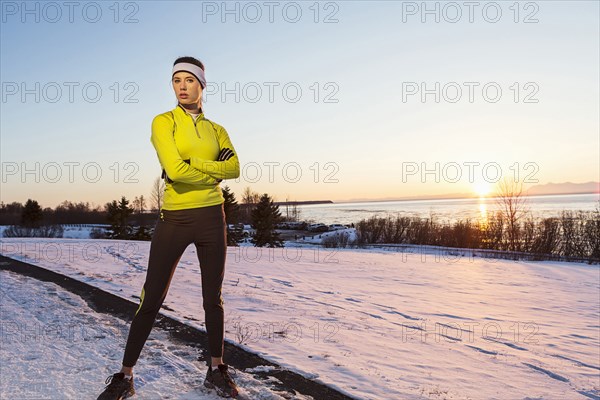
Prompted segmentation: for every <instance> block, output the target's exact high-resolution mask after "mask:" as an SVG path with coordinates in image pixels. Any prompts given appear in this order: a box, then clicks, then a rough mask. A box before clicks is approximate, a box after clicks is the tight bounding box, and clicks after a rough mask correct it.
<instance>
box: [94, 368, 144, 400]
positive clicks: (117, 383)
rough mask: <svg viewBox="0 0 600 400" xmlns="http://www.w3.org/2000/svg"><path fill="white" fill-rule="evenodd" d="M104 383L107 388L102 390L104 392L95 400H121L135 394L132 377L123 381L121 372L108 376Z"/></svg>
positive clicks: (123, 375)
mask: <svg viewBox="0 0 600 400" xmlns="http://www.w3.org/2000/svg"><path fill="white" fill-rule="evenodd" d="M104 383H107V384H108V386H106V388H104V392H102V393H101V394H100V396H98V399H97V400H122V399H126V398H128V397H131V396H133V395H134V394H135V389H134V387H133V377H131V379H125V374H124V373H123V372H117V373H116V374H113V375H110V376H109V377H108V378H106V381H105V382H104Z"/></svg>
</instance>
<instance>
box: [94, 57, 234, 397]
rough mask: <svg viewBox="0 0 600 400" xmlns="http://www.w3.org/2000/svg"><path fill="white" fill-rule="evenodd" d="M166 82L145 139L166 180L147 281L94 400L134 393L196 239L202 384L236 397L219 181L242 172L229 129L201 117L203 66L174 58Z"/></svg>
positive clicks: (183, 58)
mask: <svg viewBox="0 0 600 400" xmlns="http://www.w3.org/2000/svg"><path fill="white" fill-rule="evenodd" d="M172 84H173V90H174V91H175V95H176V96H177V101H178V103H177V106H176V107H175V109H173V110H171V111H168V112H165V113H162V114H159V115H157V116H156V117H155V118H154V120H153V121H152V135H151V142H152V144H153V146H154V148H155V149H156V153H157V155H158V159H159V162H160V164H161V166H162V168H163V178H165V181H166V186H165V192H164V202H163V205H162V207H161V210H160V218H159V219H158V221H157V223H156V227H155V230H154V234H153V236H152V242H151V245H150V256H149V260H148V271H147V273H146V280H145V282H144V286H143V288H142V291H141V295H140V304H139V307H138V309H137V311H136V313H135V316H134V318H133V321H132V323H131V327H130V329H129V336H128V338H127V344H126V346H125V354H124V356H123V362H122V368H121V371H120V372H118V373H116V374H113V375H111V376H109V377H108V378H107V380H106V383H109V381H110V384H109V385H108V386H107V387H106V389H105V391H104V392H103V393H102V394H101V395H100V397H98V399H99V400H100V399H103V400H105V399H106V400H108V399H121V398H126V397H130V396H131V395H133V394H134V393H135V389H134V385H133V366H134V365H135V364H136V362H137V359H138V357H139V355H140V352H141V350H142V348H143V346H144V344H145V342H146V340H147V338H148V336H149V334H150V331H151V329H152V325H153V324H154V320H155V318H156V315H157V313H158V311H159V309H160V307H161V305H162V303H163V301H164V299H165V298H166V296H167V291H168V289H169V285H170V282H171V278H172V277H173V273H174V272H175V268H176V266H177V263H178V262H179V259H180V258H181V255H182V254H183V252H184V250H185V249H186V248H187V247H188V245H189V244H191V243H194V245H195V246H196V249H197V254H198V261H199V262H200V269H201V275H202V299H203V308H204V312H205V322H206V331H207V335H208V341H209V348H210V349H209V350H210V362H209V363H208V364H209V365H208V371H207V373H206V378H205V381H204V385H205V386H206V387H211V388H215V389H216V390H217V393H218V394H219V395H221V396H223V397H235V396H236V395H237V392H238V390H237V386H236V384H235V383H234V381H233V380H232V379H231V377H230V376H229V372H228V367H229V366H228V365H227V364H225V363H224V362H223V349H224V341H223V335H224V319H223V298H222V295H221V288H222V284H223V277H224V272H225V255H226V251H227V230H226V222H225V212H224V209H223V203H224V201H225V200H224V197H223V193H222V191H221V188H220V186H219V183H220V182H221V181H222V180H223V179H233V178H237V177H238V176H239V175H240V164H239V160H238V156H237V154H236V152H235V148H234V147H233V144H232V143H231V140H230V139H229V135H228V134H227V131H226V130H225V129H224V128H223V127H222V126H220V125H218V124H216V123H214V122H212V121H210V120H208V119H206V118H205V117H204V112H203V111H202V91H203V90H204V89H205V88H206V79H205V77H204V65H203V64H202V62H200V61H199V60H197V59H195V58H193V57H180V58H178V59H177V60H175V63H174V64H173V71H172Z"/></svg>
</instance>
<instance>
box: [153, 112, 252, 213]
mask: <svg viewBox="0 0 600 400" xmlns="http://www.w3.org/2000/svg"><path fill="white" fill-rule="evenodd" d="M150 141H151V142H152V145H154V148H155V149H156V154H157V155H158V160H159V162H160V165H161V166H162V167H163V169H164V170H165V172H166V174H167V176H168V177H169V178H170V179H171V180H172V181H173V182H169V180H167V179H165V184H166V185H165V192H164V198H163V204H162V207H161V210H162V209H164V210H183V209H187V208H197V207H207V206H212V205H216V204H221V203H223V202H225V198H224V197H223V192H222V191H221V187H220V186H219V181H217V179H235V178H237V177H239V176H240V162H239V159H238V155H237V151H236V150H235V148H234V147H233V144H232V143H231V140H230V139H229V135H228V134H227V131H226V130H225V128H223V127H222V126H221V125H219V124H217V123H215V122H212V121H210V120H208V119H206V118H205V117H204V113H201V114H200V115H198V117H197V118H196V120H195V121H194V117H193V116H192V115H190V114H188V113H187V112H186V111H185V109H184V108H183V107H182V106H181V105H180V104H178V105H177V106H176V107H175V108H174V109H173V110H172V111H167V112H165V113H162V114H159V115H157V116H156V117H154V119H153V120H152V135H151V136H150ZM225 147H228V148H230V149H231V150H232V151H233V153H234V154H233V156H232V157H230V158H229V159H228V160H226V161H215V160H217V158H218V156H219V152H220V151H221V149H223V148H225ZM188 159H189V164H188V163H186V162H185V161H183V160H188Z"/></svg>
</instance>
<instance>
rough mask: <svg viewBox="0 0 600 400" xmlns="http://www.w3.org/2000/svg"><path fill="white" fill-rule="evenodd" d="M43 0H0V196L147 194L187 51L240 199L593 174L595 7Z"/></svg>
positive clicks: (433, 189) (473, 188) (48, 198)
mask: <svg viewBox="0 0 600 400" xmlns="http://www.w3.org/2000/svg"><path fill="white" fill-rule="evenodd" d="M25 4H26V5H25ZM53 4H55V5H58V8H57V7H56V6H53V7H49V6H45V3H43V2H30V3H22V2H2V23H1V32H0V33H1V35H0V36H1V39H0V40H1V43H0V44H1V54H0V56H1V57H0V58H1V81H2V103H1V107H2V110H1V119H0V121H1V122H0V124H1V125H0V128H1V141H0V144H1V146H0V147H1V150H0V156H1V162H2V191H1V195H0V198H1V200H2V201H3V202H5V203H9V202H12V201H19V202H25V201H26V200H27V199H28V198H32V199H35V200H37V201H38V202H40V204H41V205H42V206H44V207H55V206H56V205H57V204H59V203H60V202H62V201H64V200H70V201H73V202H79V201H89V202H90V203H93V204H104V203H106V202H109V201H112V200H113V199H118V198H120V197H121V196H122V195H124V196H126V197H127V198H128V199H130V200H132V199H133V198H134V197H135V196H139V195H142V194H143V195H144V196H149V195H150V191H151V186H152V181H153V180H154V179H155V178H156V177H158V176H160V173H161V167H160V164H159V162H158V158H157V155H156V152H155V150H154V148H153V147H152V144H151V143H150V124H151V121H152V119H153V117H154V116H156V115H157V114H160V113H163V112H165V111H168V110H171V109H173V108H174V107H175V105H176V99H175V96H174V93H173V89H172V86H171V84H170V78H171V76H170V72H171V68H172V65H173V62H174V60H175V59H176V58H177V57H179V56H185V55H190V56H194V57H196V58H199V59H200V60H202V61H203V62H204V64H205V66H206V78H207V80H208V83H209V87H208V88H207V91H206V92H205V95H204V96H205V97H204V98H205V105H204V111H205V115H206V117H207V118H208V119H211V120H213V121H215V122H217V123H219V124H221V125H222V126H224V127H225V128H226V129H227V131H228V133H229V135H230V138H231V140H232V142H233V144H234V146H235V148H236V150H237V152H238V155H239V159H240V163H241V166H242V174H241V176H240V178H239V179H238V180H230V181H225V182H223V184H227V185H229V186H230V188H231V189H232V190H233V191H234V192H235V193H236V196H237V198H238V200H239V199H240V197H241V192H242V190H243V189H244V188H245V187H247V186H250V187H251V188H252V190H254V191H256V192H259V193H265V192H266V193H269V194H270V195H272V196H274V197H275V199H276V200H278V201H283V200H285V199H286V198H289V199H290V200H317V199H318V200H320V199H328V200H333V201H350V200H356V199H371V200H377V199H384V198H400V197H407V196H421V195H422V196H426V195H435V194H445V193H484V192H486V191H487V190H489V189H490V187H491V186H492V184H493V182H494V181H495V180H496V178H499V177H498V172H500V173H501V176H509V175H510V176H513V175H514V174H516V173H518V178H519V179H521V180H522V179H525V178H528V179H529V181H528V182H529V183H527V182H526V186H532V185H534V184H545V183H548V182H554V183H557V182H567V181H569V182H575V183H580V182H589V181H598V180H600V160H599V158H600V154H599V152H600V150H599V149H600V137H599V131H600V127H599V111H598V110H599V107H600V104H599V87H600V82H599V50H598V49H599V48H600V44H599V35H600V31H599V20H598V18H599V17H598V16H599V3H598V2H596V1H582V2H575V1H540V2H521V3H517V4H518V5H517V6H515V5H514V4H515V3H514V2H512V1H511V2H496V3H493V2H479V3H478V4H479V5H478V6H476V7H475V8H474V9H469V8H467V6H464V3H463V2H457V3H452V4H454V5H455V6H454V7H451V6H449V5H448V4H449V3H443V2H442V3H436V2H430V3H427V7H429V8H428V10H429V12H427V10H423V9H422V7H423V4H424V3H422V2H371V1H369V2H366V1H352V2H321V3H316V2H274V3H273V4H274V5H273V6H272V8H271V9H270V8H269V7H268V6H266V5H265V4H264V2H256V3H251V5H250V6H249V5H247V3H243V2H229V3H223V2H193V1H185V2H166V1H165V2H161V1H152V2H150V1H145V2H122V3H115V2H107V3H103V2H99V3H94V4H100V7H101V8H100V9H95V8H94V6H93V5H90V4H91V3H87V2H81V3H79V2H78V3H77V4H78V6H76V7H75V8H74V9H72V10H70V9H68V8H67V6H65V5H64V4H63V3H62V2H57V3H53ZM115 4H118V7H115ZM224 5H226V7H228V9H227V10H223V9H222V8H223V7H224ZM494 5H495V6H494ZM23 7H29V9H28V10H24V9H23ZM60 7H62V8H60ZM497 7H500V8H499V9H498V8H497ZM436 10H437V11H436ZM436 17H439V21H436ZM70 18H72V21H70ZM270 18H272V21H270V20H269V19H270ZM470 18H472V21H469V19H470ZM36 19H37V21H36ZM236 19H237V20H236ZM96 20H97V21H96ZM94 21H95V22H94ZM70 88H71V90H72V92H71V93H70ZM484 88H485V89H484ZM97 89H100V90H101V94H98V92H97ZM423 90H425V95H424V98H422V94H423ZM498 90H500V92H498ZM209 92H210V93H209ZM471 96H472V99H470V97H471ZM436 97H437V98H436ZM471 100H472V101H471ZM36 163H37V164H36ZM270 171H271V172H272V174H270ZM436 171H437V173H436ZM98 172H100V173H101V175H99V176H96V175H97V173H98ZM298 173H300V175H298ZM470 173H471V174H470ZM470 175H471V176H470ZM470 178H472V179H470ZM223 184H222V185H223Z"/></svg>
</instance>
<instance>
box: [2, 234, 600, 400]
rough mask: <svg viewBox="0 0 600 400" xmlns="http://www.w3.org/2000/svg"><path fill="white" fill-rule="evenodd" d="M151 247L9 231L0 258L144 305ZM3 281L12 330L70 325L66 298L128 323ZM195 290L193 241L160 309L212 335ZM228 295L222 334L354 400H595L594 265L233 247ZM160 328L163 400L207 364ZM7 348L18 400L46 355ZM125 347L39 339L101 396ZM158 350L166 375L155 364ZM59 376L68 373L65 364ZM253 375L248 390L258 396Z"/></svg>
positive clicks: (151, 350)
mask: <svg viewBox="0 0 600 400" xmlns="http://www.w3.org/2000/svg"><path fill="white" fill-rule="evenodd" d="M149 246H150V242H137V241H118V240H117V241H110V240H78V239H58V240H57V239H31V238H29V239H11V238H2V243H1V246H0V252H1V253H2V254H3V255H6V256H8V257H12V258H17V259H20V260H23V261H26V262H30V263H32V264H35V265H39V266H41V267H44V268H48V269H51V270H53V271H56V272H59V273H62V274H64V275H67V276H70V277H73V278H75V279H78V280H81V281H83V282H86V283H88V284H91V285H94V286H96V287H99V288H101V289H103V290H106V291H109V292H111V293H114V294H116V295H118V296H121V297H123V298H126V299H129V300H132V301H134V302H136V303H137V301H138V300H137V299H135V298H134V297H133V296H139V295H140V291H141V287H142V285H143V282H144V278H145V269H146V265H147V261H148V259H147V257H148V253H149ZM5 276H7V274H6V273H3V274H2V288H3V289H2V290H3V295H4V297H3V300H2V304H3V305H2V308H3V311H4V312H3V315H13V316H12V317H9V318H14V319H15V320H16V321H17V323H18V322H19V321H21V322H22V323H25V321H29V320H30V318H32V317H31V316H30V313H33V314H35V315H37V316H35V318H37V319H38V320H41V321H42V322H43V323H50V322H52V321H53V318H57V319H59V320H60V318H61V312H62V307H63V306H64V304H63V303H66V304H69V302H72V303H73V308H72V309H68V307H67V309H66V310H65V315H68V317H67V318H68V319H69V320H70V319H72V320H73V321H75V322H76V323H80V324H81V325H84V324H85V326H91V327H103V328H102V329H109V328H107V327H119V326H122V325H123V322H122V321H118V320H116V319H110V318H108V317H106V316H100V315H95V314H94V313H90V310H89V309H87V308H86V307H85V304H84V302H82V301H81V300H80V299H78V298H77V297H76V296H72V295H69V294H68V293H63V295H62V296H63V297H65V298H70V300H65V301H63V302H61V303H60V304H61V306H60V307H61V308H60V309H59V310H56V308H53V307H56V303H52V304H51V305H49V306H48V305H46V303H45V302H46V301H49V300H48V297H49V296H48V293H49V290H51V289H49V286H51V285H47V284H41V283H39V282H36V281H28V280H27V279H24V278H19V277H17V276H13V275H11V276H10V277H9V278H5ZM19 279H21V281H22V282H21V283H18V282H17V281H18V280H19ZM6 282H8V283H6ZM28 282H29V283H28ZM200 283H201V277H200V268H199V266H198V260H197V256H196V252H195V247H194V246H193V245H191V246H189V247H188V248H187V250H186V252H185V253H184V255H183V257H182V258H181V260H180V263H179V266H178V269H177V271H176V273H175V276H174V277H173V280H172V283H171V288H170V290H169V294H168V296H167V299H166V300H165V305H166V306H168V308H169V309H170V310H172V311H168V310H161V312H162V313H164V314H166V315H169V316H171V317H173V318H175V319H178V320H180V321H182V322H185V323H187V324H189V325H192V326H195V327H198V328H200V329H202V328H203V322H202V321H203V320H204V315H203V310H202V293H201V285H200ZM15 287H17V288H19V289H18V290H15V289H14V288H15ZM5 288H8V289H5ZM11 296H13V297H11ZM223 296H224V301H225V312H226V320H225V323H226V340H230V341H233V342H236V343H240V342H241V343H242V346H244V347H245V348H246V349H248V350H250V351H254V352H256V353H258V354H260V355H262V356H263V357H265V358H267V359H270V360H272V361H274V362H276V363H278V364H280V365H282V366H284V367H287V368H290V369H293V370H295V371H297V372H299V373H301V374H303V375H305V376H307V377H311V378H313V379H315V380H318V381H321V382H323V383H326V384H328V385H331V386H334V387H336V388H338V389H339V390H341V391H343V392H345V393H347V394H349V395H352V396H354V397H357V398H361V399H388V398H394V399H396V398H398V399H600V361H599V359H600V337H599V335H600V269H599V268H598V266H597V265H594V266H589V265H585V264H574V263H559V262H524V261H519V262H515V261H507V260H497V259H489V260H488V259H481V258H465V257H462V258H456V257H450V256H448V258H444V257H440V256H435V255H432V254H406V253H401V254H400V253H389V252H386V251H378V250H368V251H365V250H345V249H344V250H335V249H322V248H320V249H319V248H301V247H294V248H279V249H266V248H262V249H261V248H254V247H248V246H244V247H241V248H234V247H230V248H229V249H228V256H227V266H226V275H225V282H224V288H223ZM5 298H9V299H13V298H14V299H16V300H10V301H8V302H7V301H5V300H4V299H5ZM5 304H8V310H5V307H6V306H5ZM19 304H22V305H23V307H22V308H23V313H22V315H20V312H19V310H20V308H19V307H21V306H20V305H19ZM53 304H54V305H53ZM47 308H50V309H51V310H50V311H52V313H51V316H47V312H45V311H44V310H46V309H47ZM13 309H14V310H13ZM17 314H19V315H17ZM186 317H187V318H186ZM3 318H5V317H3ZM45 318H48V319H45ZM188 318H196V319H197V320H198V321H193V320H189V319H188ZM34 320H35V319H34ZM7 321H8V322H10V321H11V320H10V319H8V320H7ZM2 323H3V325H4V323H5V322H4V319H3V322H2ZM92 329H93V328H92ZM100 329H101V328H97V330H100ZM121 329H122V328H121ZM154 337H155V340H154V341H153V342H150V341H149V342H148V345H147V347H145V348H144V351H143V352H142V355H141V357H140V360H139V361H138V364H137V366H136V374H137V376H138V377H140V378H141V379H143V380H144V382H145V383H146V385H144V386H143V387H142V388H141V390H140V392H139V394H140V398H154V397H153V396H154V395H156V394H157V393H158V392H157V390H159V389H158V387H159V385H158V384H157V383H155V382H156V381H158V380H161V381H162V382H161V383H165V384H166V385H167V386H169V384H174V383H175V382H177V379H178V376H179V375H181V374H180V372H182V371H183V372H189V371H196V370H197V368H196V367H195V366H192V364H193V363H192V361H193V360H195V359H196V355H195V354H194V355H192V354H189V351H186V350H181V349H179V348H178V347H177V346H174V345H172V344H170V343H168V340H167V339H165V338H164V337H161V336H160V335H159V334H157V335H156V336H154ZM151 338H152V336H151ZM123 340H124V339H123ZM2 344H3V346H2V352H3V354H2V359H3V361H4V360H7V359H8V360H11V362H12V363H11V364H10V366H9V369H10V372H9V374H11V375H9V377H8V378H5V375H4V374H5V368H4V366H3V367H2V393H12V392H8V390H12V388H11V385H12V382H14V380H15V379H16V380H17V382H19V380H20V381H22V380H23V379H24V378H23V377H24V376H28V374H30V373H31V372H29V371H31V370H32V368H33V369H34V370H35V368H37V367H36V365H37V364H36V363H37V362H38V361H39V359H37V360H36V362H35V363H34V362H28V361H26V360H28V359H29V360H32V358H31V357H32V356H31V355H28V351H27V348H26V347H27V346H24V348H21V349H19V347H20V345H16V346H13V345H10V346H6V345H5V339H4V335H3V343H2ZM122 344H123V343H121V341H115V340H114V338H113V339H111V338H110V337H108V338H106V339H94V341H93V342H92V346H87V348H86V349H85V350H81V349H79V348H76V346H74V345H72V344H64V345H62V344H61V345H60V346H62V347H59V348H58V349H56V348H54V346H55V345H56V344H55V341H43V342H42V343H39V344H36V345H35V346H34V348H35V349H37V350H38V351H39V352H40V353H39V354H41V358H43V360H42V361H48V362H52V363H53V364H54V365H56V364H57V363H59V362H60V360H71V363H75V365H76V366H77V368H79V369H80V370H81V371H83V373H82V374H84V375H87V376H88V377H89V380H88V381H85V382H84V384H85V385H84V386H86V387H87V386H89V385H91V386H94V388H95V389H96V391H97V388H98V386H99V385H98V379H99V378H98V376H97V375H98V371H100V372H102V373H104V372H109V369H114V368H117V367H118V366H119V363H120V359H121V357H122ZM156 354H158V357H159V358H160V361H161V363H160V365H162V367H161V368H163V370H160V371H157V366H156V365H159V364H158V363H157V362H156V358H155V357H156ZM84 356H85V357H91V361H87V360H84V359H83V357H84ZM225 361H227V354H225ZM155 363H156V364H155ZM3 364H4V363H3ZM202 368H203V367H202ZM200 371H202V372H201V374H202V376H203V373H204V372H203V369H201V370H200ZM102 373H101V375H102ZM11 376H12V379H11V378H10V377H11ZM88 377H86V378H85V379H88ZM53 378H55V379H59V380H60V381H61V382H64V379H65V377H64V376H62V375H59V372H55V376H54V377H53ZM100 378H102V377H100ZM197 378H198V377H197V376H195V377H191V378H189V379H197ZM78 379H83V378H78ZM78 379H76V380H74V381H73V382H72V386H69V388H70V389H69V390H73V393H75V391H77V390H79V388H80V387H81V384H82V382H81V381H80V380H78ZM186 379H187V378H186ZM250 379H251V377H249V378H248V381H247V382H244V383H242V385H245V384H246V383H247V384H248V385H249V386H248V387H249V388H250V390H252V386H253V383H252V382H251V381H250ZM51 380H54V379H51ZM100 386H102V385H100ZM191 386H192V383H190V382H189V381H186V383H185V385H183V386H182V392H181V393H183V394H186V393H189V391H190V390H191V389H189V388H190V387H191ZM160 387H161V388H162V387H164V386H162V385H161V386H160ZM61 390H66V389H65V388H64V386H61ZM146 390H147V391H146ZM161 390H162V389H161ZM186 391H187V392H186ZM61 393H62V392H61ZM177 393H179V391H178V392H177ZM198 393H199V394H200V395H202V393H200V392H198ZM163 395H165V394H164V393H162V392H161V396H163ZM195 395H196V396H198V394H197V393H195ZM143 396H146V397H143ZM168 396H174V394H173V393H170V394H168ZM1 397H3V398H4V397H5V396H1ZM13 397H14V396H13ZM49 398H50V397H49ZM86 398H87V397H86ZM163 398H167V397H163ZM170 398H183V397H176V396H174V397H170ZM186 398H187V397H186ZM190 398H203V397H190ZM257 398H258V397H257ZM266 398H270V397H266Z"/></svg>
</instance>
